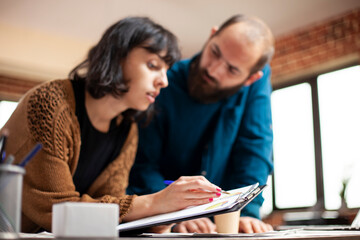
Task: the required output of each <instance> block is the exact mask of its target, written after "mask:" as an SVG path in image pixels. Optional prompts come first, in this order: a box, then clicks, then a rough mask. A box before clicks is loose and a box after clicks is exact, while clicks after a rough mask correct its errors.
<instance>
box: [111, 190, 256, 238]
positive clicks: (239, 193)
mask: <svg viewBox="0 0 360 240" xmlns="http://www.w3.org/2000/svg"><path fill="white" fill-rule="evenodd" d="M258 185H259V184H254V185H250V186H247V187H243V188H238V189H233V190H230V191H228V192H229V193H230V194H222V195H221V196H220V197H219V198H215V199H214V201H213V202H210V203H207V204H203V205H199V206H195V207H189V208H186V209H183V210H180V211H176V212H171V213H166V214H160V215H156V216H152V217H147V218H143V219H139V220H135V221H131V222H127V223H122V224H120V225H118V227H117V230H118V231H120V232H121V231H123V230H131V229H136V228H139V227H142V226H143V227H147V226H148V225H149V224H151V225H155V224H158V223H164V222H166V221H176V220H178V219H184V218H186V217H194V216H198V215H203V214H208V213H214V212H217V211H220V210H226V209H230V208H231V207H233V206H234V205H236V204H238V203H239V201H245V198H246V197H247V196H248V195H249V193H251V192H252V191H253V190H254V189H255V188H257V187H258Z"/></svg>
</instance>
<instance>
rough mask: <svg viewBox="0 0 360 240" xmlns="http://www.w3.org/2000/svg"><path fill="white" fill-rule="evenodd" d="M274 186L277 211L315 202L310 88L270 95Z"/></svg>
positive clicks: (301, 87)
mask: <svg viewBox="0 0 360 240" xmlns="http://www.w3.org/2000/svg"><path fill="white" fill-rule="evenodd" d="M271 100H272V111H273V130H274V181H275V182H274V187H275V204H276V206H277V207H278V208H293V207H308V206H313V205H314V204H315V203H316V178H315V153H314V135H313V115H312V102H311V87H310V85H309V84H308V83H303V84H299V85H295V86H291V87H287V88H283V89H279V90H276V91H274V92H273V94H272V97H271Z"/></svg>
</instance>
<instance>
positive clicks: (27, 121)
mask: <svg viewBox="0 0 360 240" xmlns="http://www.w3.org/2000/svg"><path fill="white" fill-rule="evenodd" d="M5 128H6V129H8V130H9V138H8V141H7V146H6V153H7V154H13V155H14V156H15V159H16V162H17V163H18V162H20V161H21V159H23V157H24V156H26V154H27V153H28V152H29V151H30V150H31V149H32V148H33V147H34V145H35V144H36V143H37V142H41V143H42V144H43V149H42V150H41V151H40V152H39V153H38V154H37V155H36V157H35V158H34V159H32V160H31V161H30V162H29V163H28V165H27V166H26V168H25V169H26V173H25V176H24V185H23V196H22V197H23V201H22V226H21V231H22V232H36V231H38V230H39V229H40V228H44V229H46V230H48V231H51V216H52V205H53V204H54V203H59V202H65V201H72V202H101V203H117V204H119V205H120V216H119V221H121V218H122V217H124V215H125V214H126V213H127V212H128V211H129V208H130V206H131V203H132V200H133V199H134V197H136V196H129V195H125V190H126V187H127V185H128V176H129V172H130V168H131V167H132V165H133V162H134V158H135V153H136V149H137V143H138V132H137V126H136V124H135V123H134V124H132V126H131V129H130V132H129V135H128V137H127V139H126V141H125V143H124V146H123V148H122V150H121V153H120V154H119V156H118V157H117V158H116V159H115V160H114V161H113V162H112V163H110V164H109V165H108V166H107V168H106V169H105V170H104V171H103V172H102V173H101V174H100V175H99V177H98V178H97V179H96V180H95V181H94V182H93V184H92V185H91V186H90V188H89V190H88V192H87V194H83V195H82V196H80V194H79V193H78V192H77V191H76V190H75V186H74V183H73V179H72V177H73V175H74V173H75V170H76V167H77V164H78V160H79V153H80V147H81V141H80V126H79V122H78V120H77V117H76V115H75V98H74V92H73V88H72V84H71V82H70V81H69V80H55V81H51V82H47V83H44V84H42V85H40V86H39V87H36V88H34V89H32V90H30V91H29V92H28V93H27V94H26V95H25V96H24V97H23V98H22V100H21V101H20V103H19V105H18V107H17V108H16V110H15V111H14V113H13V114H12V116H11V117H10V119H9V120H8V122H7V123H6V125H5V126H4V128H3V129H5Z"/></svg>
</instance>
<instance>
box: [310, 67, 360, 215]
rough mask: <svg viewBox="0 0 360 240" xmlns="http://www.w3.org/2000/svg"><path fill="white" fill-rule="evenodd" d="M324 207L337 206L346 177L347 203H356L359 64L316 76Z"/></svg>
mask: <svg viewBox="0 0 360 240" xmlns="http://www.w3.org/2000/svg"><path fill="white" fill-rule="evenodd" d="M317 83H318V93H319V110H320V129H321V146H322V165H323V172H324V194H325V207H326V209H338V208H339V207H340V204H341V199H340V196H339V193H340V192H341V190H342V188H343V186H342V183H343V182H344V181H348V188H347V189H346V192H345V197H346V199H347V203H348V206H349V207H360V192H359V189H360V177H359V173H360V106H359V105H360V94H359V91H360V66H355V67H351V68H347V69H343V70H339V71H335V72H331V73H327V74H323V75H320V76H319V77H318V82H317Z"/></svg>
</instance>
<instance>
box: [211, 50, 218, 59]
mask: <svg viewBox="0 0 360 240" xmlns="http://www.w3.org/2000/svg"><path fill="white" fill-rule="evenodd" d="M211 53H212V54H213V55H214V56H215V57H218V56H219V53H218V52H217V51H216V50H215V49H211Z"/></svg>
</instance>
